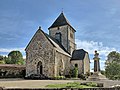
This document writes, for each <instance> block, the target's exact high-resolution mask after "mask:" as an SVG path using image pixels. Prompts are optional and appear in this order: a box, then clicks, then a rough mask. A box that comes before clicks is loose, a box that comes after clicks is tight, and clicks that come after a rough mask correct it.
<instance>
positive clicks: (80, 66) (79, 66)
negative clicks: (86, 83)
mask: <svg viewBox="0 0 120 90" xmlns="http://www.w3.org/2000/svg"><path fill="white" fill-rule="evenodd" d="M75 64H77V65H78V73H79V74H82V73H83V72H84V71H83V60H72V61H71V69H74V67H75Z"/></svg>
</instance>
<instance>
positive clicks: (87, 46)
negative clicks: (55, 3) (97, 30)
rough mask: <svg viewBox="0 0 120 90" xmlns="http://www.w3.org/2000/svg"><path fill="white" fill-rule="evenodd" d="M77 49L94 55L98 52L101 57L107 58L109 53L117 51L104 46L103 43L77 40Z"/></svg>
mask: <svg viewBox="0 0 120 90" xmlns="http://www.w3.org/2000/svg"><path fill="white" fill-rule="evenodd" d="M75 41H76V44H77V49H84V50H86V51H87V52H88V53H89V54H94V51H95V50H97V51H98V52H99V53H100V55H105V56H107V55H108V53H109V52H111V51H116V49H115V48H111V47H107V46H104V45H103V43H102V42H94V41H81V40H79V39H76V40H75Z"/></svg>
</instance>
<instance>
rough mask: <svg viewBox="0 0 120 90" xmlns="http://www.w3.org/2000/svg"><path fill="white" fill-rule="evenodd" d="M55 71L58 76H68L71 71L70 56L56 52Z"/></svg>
mask: <svg viewBox="0 0 120 90" xmlns="http://www.w3.org/2000/svg"><path fill="white" fill-rule="evenodd" d="M55 70H56V72H55V73H56V75H55V76H59V75H60V74H61V75H63V76H64V75H68V74H69V70H70V56H67V55H64V54H62V53H60V52H58V51H56V55H55Z"/></svg>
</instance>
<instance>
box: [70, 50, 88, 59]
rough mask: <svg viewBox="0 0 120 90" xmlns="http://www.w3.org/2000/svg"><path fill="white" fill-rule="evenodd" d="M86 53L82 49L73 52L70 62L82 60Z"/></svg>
mask: <svg viewBox="0 0 120 90" xmlns="http://www.w3.org/2000/svg"><path fill="white" fill-rule="evenodd" d="M86 53H88V52H86V51H85V50H83V49H78V50H74V51H73V53H72V58H71V60H84V57H85V54H86Z"/></svg>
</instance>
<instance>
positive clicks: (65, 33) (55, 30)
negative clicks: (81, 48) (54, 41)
mask: <svg viewBox="0 0 120 90" xmlns="http://www.w3.org/2000/svg"><path fill="white" fill-rule="evenodd" d="M67 26H68V25H65V26H60V27H59V28H58V27H55V28H50V30H49V35H50V36H52V37H54V38H55V34H56V33H59V32H60V33H61V34H62V45H63V46H64V48H65V49H66V50H68V28H67Z"/></svg>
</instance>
